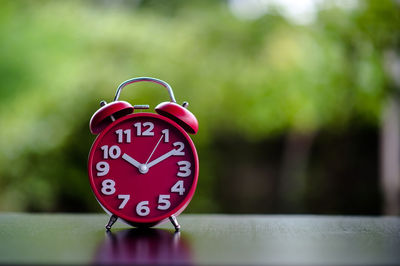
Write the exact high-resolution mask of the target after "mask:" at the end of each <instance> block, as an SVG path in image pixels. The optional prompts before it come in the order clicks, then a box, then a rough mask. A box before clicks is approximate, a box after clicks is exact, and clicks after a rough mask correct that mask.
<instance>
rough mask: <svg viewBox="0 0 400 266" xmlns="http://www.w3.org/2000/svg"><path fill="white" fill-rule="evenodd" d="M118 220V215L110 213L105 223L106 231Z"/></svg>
mask: <svg viewBox="0 0 400 266" xmlns="http://www.w3.org/2000/svg"><path fill="white" fill-rule="evenodd" d="M117 220H118V216H116V215H111V217H110V220H109V221H108V223H107V225H106V229H107V231H110V229H111V226H113V224H115V222H116V221H117Z"/></svg>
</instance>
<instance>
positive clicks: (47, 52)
mask: <svg viewBox="0 0 400 266" xmlns="http://www.w3.org/2000/svg"><path fill="white" fill-rule="evenodd" d="M160 2H164V1H120V2H117V3H113V2H112V1H110V2H107V1H99V2H97V1H91V2H87V1H11V0H10V1H2V2H1V3H0V5H1V8H0V36H1V39H0V80H1V82H0V86H1V89H0V129H1V130H0V147H1V149H0V210H14V211H15V210H29V211H87V210H96V209H97V210H98V209H99V208H98V206H97V202H96V201H95V200H94V197H93V195H92V193H91V191H90V188H89V184H88V182H87V176H86V162H87V154H88V151H89V149H90V145H91V143H92V142H93V140H94V136H91V135H90V133H89V130H88V121H89V119H90V117H91V115H92V114H93V113H94V112H95V111H96V109H97V108H98V107H99V105H98V103H99V101H100V100H102V99H105V100H106V101H111V100H112V98H113V96H114V93H115V89H116V87H117V86H118V84H119V83H121V82H122V81H124V80H126V79H129V78H132V77H138V76H153V77H156V78H160V79H163V80H165V81H167V82H168V83H170V84H171V86H172V87H173V89H174V92H175V96H176V97H177V100H178V102H182V101H184V100H186V101H188V102H189V103H190V106H189V109H190V110H191V111H192V112H193V113H194V114H195V115H196V116H197V118H198V120H199V123H200V131H199V134H198V135H197V136H194V138H193V139H194V142H195V144H196V146H197V147H198V151H199V155H200V163H201V169H200V181H199V187H198V191H197V193H196V196H195V198H194V199H193V201H192V203H191V205H190V211H197V212H216V211H224V210H223V209H221V206H220V205H219V203H218V200H217V196H216V195H217V193H218V192H217V191H216V185H215V184H216V182H217V181H216V180H218V175H217V172H216V170H215V169H216V168H217V167H218V163H219V159H220V158H219V153H216V152H215V150H214V146H213V145H214V143H215V140H216V138H221V137H224V138H230V136H236V135H240V136H241V138H242V139H244V140H246V141H249V142H257V141H263V140H265V139H269V138H271V137H273V136H277V135H281V134H285V132H289V131H290V132H291V131H294V132H301V133H304V134H308V133H310V132H315V131H318V130H321V129H324V130H333V131H337V130H341V129H343V128H347V127H348V126H349V125H350V124H351V123H352V121H354V120H357V121H359V122H360V123H361V124H365V125H369V126H374V127H378V126H379V123H380V113H381V108H382V104H384V102H385V97H386V96H385V95H387V93H388V92H389V91H388V90H389V89H390V86H389V85H388V84H389V83H390V79H389V77H388V76H387V75H386V74H385V71H384V65H383V57H384V53H385V51H386V50H387V49H392V48H393V47H394V48H396V49H397V51H398V47H399V44H400V42H399V39H400V38H399V29H400V21H399V14H400V12H399V5H398V4H397V3H396V2H395V1H389V0H385V1H374V0H370V1H360V2H359V4H358V7H357V8H355V9H351V10H345V9H343V8H340V7H337V6H335V5H326V6H322V7H321V9H320V11H319V12H318V16H317V20H316V21H315V22H314V23H312V24H309V25H296V24H293V23H291V22H289V21H288V20H287V19H285V18H284V17H282V16H281V15H280V14H279V13H278V12H276V11H273V12H270V13H267V14H265V15H264V16H261V17H260V18H258V19H254V20H245V19H240V18H237V17H235V16H234V15H233V14H232V13H231V11H230V10H229V8H228V3H227V2H224V1H187V2H186V1H172V2H171V3H170V4H169V5H167V4H161V3H160ZM167 96H168V95H167V94H166V92H165V91H163V90H162V89H160V88H158V87H157V86H153V85H149V84H143V85H141V84H138V85H137V86H136V87H132V88H129V89H126V90H124V92H123V94H122V96H121V99H123V100H127V101H129V102H131V103H132V104H150V105H151V106H152V107H154V106H155V105H157V104H158V103H159V102H161V101H165V100H167V99H168V97H167Z"/></svg>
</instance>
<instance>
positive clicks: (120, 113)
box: [88, 78, 199, 230]
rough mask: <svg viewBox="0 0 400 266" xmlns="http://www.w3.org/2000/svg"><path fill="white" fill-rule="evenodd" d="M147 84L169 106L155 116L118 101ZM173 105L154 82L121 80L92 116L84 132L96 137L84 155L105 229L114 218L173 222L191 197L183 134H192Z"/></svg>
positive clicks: (187, 117)
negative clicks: (129, 90) (105, 221)
mask: <svg viewBox="0 0 400 266" xmlns="http://www.w3.org/2000/svg"><path fill="white" fill-rule="evenodd" d="M141 81H150V82H154V83H157V84H160V85H162V86H164V87H165V88H167V90H168V93H169V95H170V99H171V101H170V102H164V103H161V104H159V105H158V106H157V107H156V112H157V113H147V112H137V113H134V110H135V109H143V108H148V107H147V106H143V105H141V106H132V105H130V104H129V103H127V102H124V101H118V98H119V94H120V92H121V90H122V88H123V87H125V86H126V85H128V84H131V83H135V82H141ZM186 105H187V104H184V105H183V106H181V105H178V104H177V103H176V100H175V98H174V95H173V92H172V89H171V87H170V86H169V85H168V84H167V83H166V82H164V81H161V80H158V79H154V78H134V79H130V80H127V81H125V82H123V83H122V84H121V85H120V86H119V87H118V89H117V94H116V96H115V99H114V101H113V102H111V103H109V104H104V102H103V106H102V107H101V108H100V109H99V110H98V111H97V112H96V113H95V114H94V115H93V117H92V119H91V121H90V129H91V132H92V133H94V134H99V135H98V137H97V138H96V140H95V142H94V143H93V145H92V148H91V150H90V153H89V160H88V171H89V181H90V185H91V188H92V190H93V192H94V195H95V197H96V199H97V200H98V202H99V203H100V205H101V206H102V207H103V209H104V210H105V211H106V212H107V213H109V214H110V215H111V218H110V221H109V222H108V224H107V226H106V228H107V229H110V228H111V226H112V224H113V223H114V222H115V221H116V220H117V219H118V218H120V219H122V220H123V221H125V222H126V223H128V224H130V225H133V226H154V225H156V224H159V223H161V222H164V221H167V220H168V219H169V220H170V221H171V222H172V223H173V225H174V226H175V228H176V230H179V228H180V226H179V224H178V222H177V220H176V216H177V215H179V214H180V213H181V212H182V211H183V210H184V209H185V208H186V206H187V205H188V204H189V202H190V200H191V199H192V197H193V195H194V192H195V189H196V185H197V179H198V174H199V161H198V156H197V152H196V148H195V146H194V144H193V141H192V140H191V139H190V137H189V135H188V134H187V132H188V133H191V134H195V133H197V130H198V122H197V119H196V118H195V117H194V115H193V114H192V113H191V112H190V111H188V110H187V109H186Z"/></svg>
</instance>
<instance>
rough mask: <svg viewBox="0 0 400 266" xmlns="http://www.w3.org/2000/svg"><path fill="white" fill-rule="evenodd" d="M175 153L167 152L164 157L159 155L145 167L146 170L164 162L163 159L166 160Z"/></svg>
mask: <svg viewBox="0 0 400 266" xmlns="http://www.w3.org/2000/svg"><path fill="white" fill-rule="evenodd" d="M175 153H176V150H175V149H173V150H170V151H169V152H167V153H165V154H164V155H161V156H160V157H158V158H157V159H154V160H153V161H151V162H149V163H148V164H147V165H146V166H147V168H150V167H152V166H154V165H156V164H158V163H159V162H161V161H164V160H165V159H167V158H168V157H170V156H172V155H174V154H175Z"/></svg>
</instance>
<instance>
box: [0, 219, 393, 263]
mask: <svg viewBox="0 0 400 266" xmlns="http://www.w3.org/2000/svg"><path fill="white" fill-rule="evenodd" d="M178 220H179V222H180V224H181V226H182V230H181V232H180V233H175V232H174V230H173V227H172V225H171V224H169V223H165V224H163V225H160V226H157V227H156V228H152V229H147V230H142V229H136V228H132V227H129V226H128V225H125V224H123V223H121V222H117V223H116V224H115V225H114V226H113V228H112V232H109V233H107V232H106V231H105V230H104V225H105V224H106V223H107V221H108V216H106V215H105V214H26V213H0V263H1V264H3V263H17V264H20V263H35V264H42V263H47V264H71V263H79V264H89V263H90V264H92V263H102V262H104V263H139V264H147V263H148V264H157V263H160V264H164V263H166V264H201V265H203V264H207V265H216V264H224V265H232V264H240V265H250V264H253V265H254V264H262V265H269V264H272V265H394V264H400V217H354V216H312V215H306V216H304V215H181V216H179V217H178Z"/></svg>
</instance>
